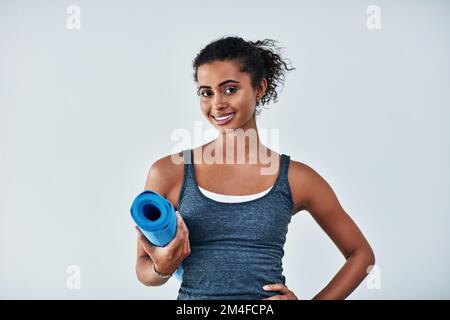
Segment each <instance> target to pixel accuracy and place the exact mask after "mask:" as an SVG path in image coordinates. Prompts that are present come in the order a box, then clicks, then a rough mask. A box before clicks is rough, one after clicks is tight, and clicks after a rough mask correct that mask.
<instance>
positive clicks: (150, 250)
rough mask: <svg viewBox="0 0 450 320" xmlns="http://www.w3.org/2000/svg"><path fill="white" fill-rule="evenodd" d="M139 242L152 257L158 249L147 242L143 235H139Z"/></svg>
mask: <svg viewBox="0 0 450 320" xmlns="http://www.w3.org/2000/svg"><path fill="white" fill-rule="evenodd" d="M139 241H141V243H142V248H144V250H145V252H147V253H148V254H149V255H151V254H152V253H153V252H154V251H155V249H156V247H155V246H154V245H152V244H151V243H150V242H149V241H148V240H147V238H146V237H145V236H144V234H142V233H141V234H140V235H139Z"/></svg>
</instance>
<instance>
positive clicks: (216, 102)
mask: <svg viewBox="0 0 450 320" xmlns="http://www.w3.org/2000/svg"><path fill="white" fill-rule="evenodd" d="M226 108H227V102H226V100H225V99H224V97H222V95H220V94H216V95H214V98H213V102H212V109H214V110H222V109H226Z"/></svg>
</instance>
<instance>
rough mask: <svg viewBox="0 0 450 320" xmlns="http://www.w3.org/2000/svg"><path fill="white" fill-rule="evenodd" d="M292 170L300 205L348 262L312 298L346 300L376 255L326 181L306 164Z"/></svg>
mask: <svg viewBox="0 0 450 320" xmlns="http://www.w3.org/2000/svg"><path fill="white" fill-rule="evenodd" d="M293 167H296V169H297V170H296V171H297V175H298V177H299V178H300V179H301V180H300V181H298V182H299V184H300V186H299V188H296V190H298V192H303V196H302V197H301V198H302V199H303V200H302V204H301V205H302V206H303V207H304V208H305V209H306V210H307V211H308V212H309V213H310V214H311V216H312V217H313V218H314V220H315V221H316V222H317V223H318V224H319V225H320V227H321V228H322V229H323V230H324V231H325V232H326V234H327V235H328V236H329V237H330V238H331V240H332V241H333V242H334V244H335V245H336V246H337V247H338V248H339V250H340V251H341V253H342V254H343V255H344V257H345V259H346V262H345V264H344V265H343V266H342V268H341V269H340V270H339V271H338V272H337V274H336V275H335V276H334V277H333V279H332V280H331V281H330V282H329V283H328V285H327V286H326V287H325V288H323V289H322V290H321V291H320V292H319V293H318V294H317V295H315V296H314V298H313V299H345V298H346V297H347V296H349V295H350V294H351V293H352V292H353V291H354V290H355V289H356V288H357V287H358V285H359V284H360V283H361V282H362V281H363V280H364V278H365V277H366V276H367V268H368V267H369V266H372V265H374V264H375V255H374V253H373V250H372V248H371V247H370V245H369V243H368V242H367V240H366V238H365V237H364V235H363V234H362V232H361V231H360V230H359V228H358V226H357V225H356V224H355V223H354V222H353V220H352V219H351V218H350V216H349V215H348V214H347V213H346V212H345V211H344V209H343V208H342V206H341V205H340V203H339V200H338V198H337V197H336V194H335V193H334V191H333V189H332V188H331V187H330V185H329V184H328V183H327V182H326V181H325V179H323V178H322V177H321V176H320V175H319V174H318V173H317V172H316V171H315V170H314V169H312V168H311V167H309V166H307V165H305V164H303V163H298V162H297V163H296V164H295V165H294V166H293ZM294 170H295V169H294Z"/></svg>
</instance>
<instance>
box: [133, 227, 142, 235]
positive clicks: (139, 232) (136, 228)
mask: <svg viewBox="0 0 450 320" xmlns="http://www.w3.org/2000/svg"><path fill="white" fill-rule="evenodd" d="M134 229H135V230H136V232H137V234H138V237H139V236H140V235H141V234H142V231H141V229H139V227H138V226H134Z"/></svg>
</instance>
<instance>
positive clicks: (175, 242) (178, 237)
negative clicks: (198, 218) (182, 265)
mask: <svg viewBox="0 0 450 320" xmlns="http://www.w3.org/2000/svg"><path fill="white" fill-rule="evenodd" d="M180 219H181V217H179V216H178V215H177V229H176V231H175V232H176V233H175V237H173V239H172V240H171V241H170V242H169V244H168V245H167V248H168V249H169V250H172V249H174V248H175V247H176V246H179V245H180V241H182V240H183V238H184V237H185V231H184V230H183V228H182V226H181V220H180ZM181 248H183V247H182V246H181Z"/></svg>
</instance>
